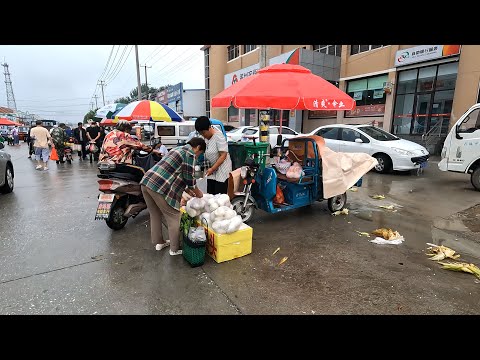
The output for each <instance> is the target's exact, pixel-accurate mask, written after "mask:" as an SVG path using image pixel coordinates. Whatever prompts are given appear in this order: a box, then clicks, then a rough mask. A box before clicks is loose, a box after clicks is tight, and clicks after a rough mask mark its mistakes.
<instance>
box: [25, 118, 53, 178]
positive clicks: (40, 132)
mask: <svg viewBox="0 0 480 360" xmlns="http://www.w3.org/2000/svg"><path fill="white" fill-rule="evenodd" d="M30 134H31V136H32V138H33V139H34V143H33V146H34V148H35V158H36V159H37V167H36V168H35V169H36V170H42V167H43V170H48V157H49V156H50V151H49V149H48V145H49V144H50V142H51V139H52V137H51V136H50V133H49V132H48V130H47V129H46V128H44V127H43V126H42V120H37V126H35V127H34V128H33V129H32V130H31V131H30ZM41 160H43V166H42V162H41Z"/></svg>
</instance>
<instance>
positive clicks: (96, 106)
mask: <svg viewBox="0 0 480 360" xmlns="http://www.w3.org/2000/svg"><path fill="white" fill-rule="evenodd" d="M94 98H95V108H96V109H98V104H97V98H98V95H95V96H94Z"/></svg>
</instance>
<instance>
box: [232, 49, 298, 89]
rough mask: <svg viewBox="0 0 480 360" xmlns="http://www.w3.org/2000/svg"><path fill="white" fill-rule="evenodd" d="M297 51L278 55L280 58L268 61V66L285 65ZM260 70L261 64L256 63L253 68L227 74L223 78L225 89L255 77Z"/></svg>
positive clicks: (248, 67)
mask: <svg viewBox="0 0 480 360" xmlns="http://www.w3.org/2000/svg"><path fill="white" fill-rule="evenodd" d="M296 50H298V49H296ZM296 50H292V51H289V52H286V53H284V54H281V55H278V56H275V57H273V58H271V59H269V60H268V65H273V64H283V63H285V62H286V61H288V60H289V58H290V56H291V55H292V54H293V53H294V52H295V51H296ZM258 69H260V63H256V64H255V65H251V66H247V67H246V68H243V69H240V70H237V71H234V72H231V73H230V74H226V75H225V76H224V78H223V79H224V84H223V86H224V88H225V89H226V88H228V87H229V86H231V85H233V84H235V83H236V82H238V81H240V80H242V79H244V78H246V77H249V76H252V75H255V74H256V73H257V70H258Z"/></svg>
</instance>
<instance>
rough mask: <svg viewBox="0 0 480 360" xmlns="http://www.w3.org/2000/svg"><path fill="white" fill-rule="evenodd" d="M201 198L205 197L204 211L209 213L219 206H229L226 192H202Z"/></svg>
mask: <svg viewBox="0 0 480 360" xmlns="http://www.w3.org/2000/svg"><path fill="white" fill-rule="evenodd" d="M203 199H206V204H205V211H206V212H209V213H211V212H213V211H215V210H217V209H218V208H219V207H220V206H228V207H229V206H231V204H230V197H229V196H228V195H227V194H217V195H212V194H204V195H203Z"/></svg>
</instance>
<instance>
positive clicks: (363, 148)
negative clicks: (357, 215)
mask: <svg viewBox="0 0 480 360" xmlns="http://www.w3.org/2000/svg"><path fill="white" fill-rule="evenodd" d="M309 135H319V136H321V137H323V138H324V139H325V143H326V145H327V146H328V147H329V148H330V149H331V150H333V151H336V152H348V153H353V152H359V153H367V154H369V155H371V156H373V157H374V158H376V159H377V160H378V165H377V166H375V170H376V171H377V172H380V173H388V172H391V171H392V170H398V171H409V170H414V169H418V168H423V167H425V166H426V165H427V161H428V158H429V156H430V154H429V153H428V150H427V149H426V148H424V147H423V146H422V145H419V144H417V143H414V142H413V141H409V140H404V139H401V138H399V137H398V136H395V135H392V134H390V133H389V132H386V131H385V130H383V129H380V128H378V127H375V126H372V125H344V124H332V125H325V126H320V127H319V128H317V129H315V130H313V131H312V132H311V133H310V134H309Z"/></svg>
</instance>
